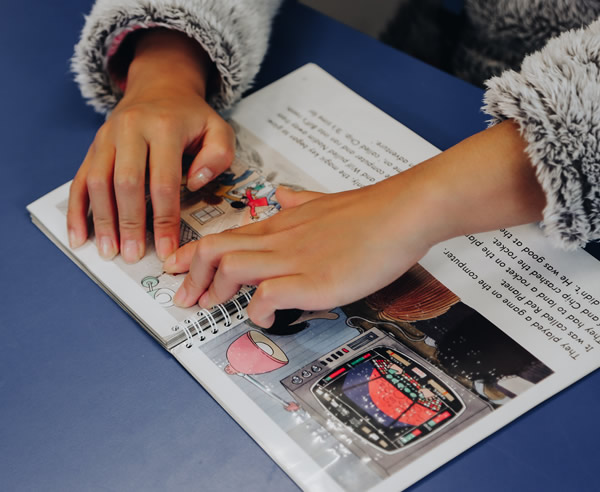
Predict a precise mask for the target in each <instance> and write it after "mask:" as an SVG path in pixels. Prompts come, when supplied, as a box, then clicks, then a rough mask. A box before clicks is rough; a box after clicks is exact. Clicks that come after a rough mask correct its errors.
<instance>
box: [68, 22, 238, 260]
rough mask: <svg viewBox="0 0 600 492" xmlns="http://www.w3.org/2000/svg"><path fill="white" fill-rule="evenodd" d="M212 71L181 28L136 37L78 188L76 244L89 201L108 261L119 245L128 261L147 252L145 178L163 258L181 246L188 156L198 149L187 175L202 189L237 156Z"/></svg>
mask: <svg viewBox="0 0 600 492" xmlns="http://www.w3.org/2000/svg"><path fill="white" fill-rule="evenodd" d="M210 67H211V61H210V59H209V58H208V55H206V53H205V52H204V51H203V50H202V48H201V47H200V46H199V45H198V44H197V43H196V42H195V41H193V40H191V39H189V38H187V36H185V35H183V34H181V33H178V32H174V31H166V30H156V31H149V32H148V33H145V34H144V35H143V36H142V37H141V39H140V40H138V43H137V45H136V51H135V57H134V59H133V61H132V62H131V65H130V67H129V72H128V78H127V88H126V90H125V94H124V96H123V98H122V99H121V101H120V102H119V103H118V104H117V106H116V107H115V109H114V110H113V112H112V113H111V114H110V116H109V117H108V119H107V120H106V123H104V124H103V125H102V126H101V127H100V129H99V130H98V132H97V134H96V137H95V138H94V141H93V143H92V145H91V146H90V148H89V150H88V153H87V155H86V157H85V159H84V161H83V163H82V165H81V167H80V168H79V171H78V172H77V174H76V176H75V178H74V179H73V184H72V185H71V191H70V195H69V206H68V213H67V228H68V232H69V241H70V244H71V247H73V248H76V247H78V246H80V245H81V244H83V243H84V242H85V240H86V238H87V237H88V234H89V231H88V227H87V214H88V209H89V206H90V204H91V209H92V215H93V222H94V232H95V236H96V244H97V247H98V251H99V253H100V255H101V256H102V257H103V258H105V259H110V258H112V257H114V256H115V255H116V254H117V253H118V252H119V251H121V255H122V257H123V259H124V260H125V261H126V262H128V263H134V262H136V261H138V260H139V259H140V258H142V256H143V255H144V252H145V237H146V234H145V229H146V204H145V181H146V175H148V181H149V189H150V197H151V200H152V207H153V211H154V217H153V225H154V238H155V246H156V252H157V254H158V256H159V258H161V259H165V258H167V257H168V256H169V255H170V254H171V253H172V252H173V251H175V249H176V248H177V247H178V246H179V222H180V205H179V195H180V186H181V177H182V169H181V162H182V156H183V154H184V153H195V152H197V155H196V157H195V158H194V161H193V163H192V165H191V167H190V169H189V172H188V181H187V186H188V188H190V189H191V190H196V189H198V188H200V187H201V186H203V185H204V184H206V183H207V182H208V181H210V180H211V179H212V178H214V177H216V176H218V175H219V174H220V173H221V172H223V171H224V170H225V169H227V168H228V167H229V166H230V165H231V163H232V161H233V157H234V153H235V135H234V133H233V130H232V129H231V127H230V126H229V125H228V124H227V123H226V122H225V121H224V120H223V119H221V117H220V116H219V115H218V114H217V113H216V112H215V111H214V110H213V109H212V108H211V107H210V106H209V105H208V103H207V102H206V100H205V93H206V84H207V79H208V76H209V71H210ZM198 149H199V152H198ZM146 167H147V168H148V169H146Z"/></svg>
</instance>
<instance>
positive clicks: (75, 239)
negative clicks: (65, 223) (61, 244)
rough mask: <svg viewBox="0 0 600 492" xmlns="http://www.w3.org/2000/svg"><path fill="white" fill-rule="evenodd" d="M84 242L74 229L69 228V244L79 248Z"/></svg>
mask: <svg viewBox="0 0 600 492" xmlns="http://www.w3.org/2000/svg"><path fill="white" fill-rule="evenodd" d="M83 243H84V241H82V240H81V238H80V237H79V235H78V234H77V233H76V232H75V231H74V230H72V229H69V246H70V247H71V248H73V249H75V248H79V246H81V245H82V244H83Z"/></svg>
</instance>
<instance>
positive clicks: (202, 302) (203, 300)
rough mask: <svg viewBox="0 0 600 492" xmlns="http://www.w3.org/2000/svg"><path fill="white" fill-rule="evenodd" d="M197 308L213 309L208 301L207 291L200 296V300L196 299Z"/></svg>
mask: <svg viewBox="0 0 600 492" xmlns="http://www.w3.org/2000/svg"><path fill="white" fill-rule="evenodd" d="M198 306H200V307H201V308H202V309H210V308H211V307H213V302H212V301H211V299H210V294H209V293H208V291H206V292H205V293H204V294H202V295H201V296H200V299H198Z"/></svg>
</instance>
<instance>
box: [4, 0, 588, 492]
mask: <svg viewBox="0 0 600 492" xmlns="http://www.w3.org/2000/svg"><path fill="white" fill-rule="evenodd" d="M90 4H91V2H90V0H86V1H81V0H80V1H75V0H65V1H62V2H42V1H37V2H10V3H8V4H7V5H5V6H4V9H3V15H2V16H1V17H0V53H1V60H2V74H3V75H2V77H1V78H0V84H1V87H2V91H1V93H2V94H3V96H2V117H1V119H0V125H1V129H0V130H1V131H0V139H1V140H0V141H1V145H0V152H1V154H0V156H1V159H2V173H3V176H2V179H0V187H1V192H0V200H1V206H0V211H1V214H2V229H3V231H4V232H3V233H2V240H1V241H0V258H1V260H0V261H1V264H0V265H1V270H0V271H1V272H2V284H1V287H0V300H1V307H2V309H1V310H0V330H1V333H0V337H1V340H2V356H1V357H0V489H2V490H16V491H28V490H60V491H64V490H199V489H204V490H216V489H217V488H218V489H220V490H224V491H227V490H251V491H253V490H257V491H291V490H297V486H296V485H295V484H294V483H293V482H292V481H291V480H290V479H289V478H288V477H287V475H286V474H285V473H284V472H283V471H282V470H281V469H280V468H279V467H278V466H277V465H275V463H274V462H273V461H272V460H271V459H270V458H269V457H268V456H267V455H266V454H265V453H264V452H263V451H262V450H261V448H260V447H259V446H258V445H257V444H255V443H254V441H253V440H252V439H251V438H250V437H249V436H248V435H247V434H246V433H245V432H244V431H243V430H242V429H241V428H240V427H239V426H238V425H237V424H236V423H235V421H233V420H232V419H231V418H230V417H229V416H228V415H227V413H225V411H224V410H222V409H221V408H220V407H219V405H218V404H217V403H216V402H215V401H214V400H212V398H211V397H210V396H209V395H208V394H207V393H206V392H205V391H204V390H203V389H202V387H201V386H200V385H198V384H197V383H196V382H195V381H194V380H193V379H192V378H191V377H190V376H189V375H188V374H187V373H186V371H185V370H184V369H183V368H182V367H181V366H180V365H179V364H178V363H177V362H176V361H175V360H174V359H173V358H172V357H171V356H170V355H169V354H168V353H167V352H166V351H164V350H163V349H162V348H161V347H160V346H159V345H158V344H157V343H156V342H155V341H154V340H153V339H152V338H151V337H150V336H148V335H147V334H146V333H145V332H144V331H143V330H142V328H140V327H139V326H138V325H137V324H136V323H135V322H134V321H133V320H132V319H131V318H130V317H129V316H128V315H127V314H125V313H124V312H123V311H122V310H121V309H120V308H119V307H118V306H117V305H116V304H115V303H114V302H113V301H112V300H111V299H110V298H108V297H107V296H106V295H105V294H104V293H103V292H102V291H101V290H100V289H99V288H98V287H97V286H96V285H95V284H94V283H93V282H92V281H90V279H89V278H88V277H87V276H86V275H85V274H84V273H83V272H81V271H80V270H79V269H78V268H77V267H76V266H75V264H73V263H72V262H71V261H70V260H69V259H68V258H67V257H66V256H64V255H63V254H62V253H61V252H60V251H59V250H58V249H57V248H56V247H55V246H54V245H52V243H50V241H48V240H47V239H46V238H45V237H44V236H43V234H42V233H41V232H40V231H38V229H37V228H36V227H34V226H33V225H32V224H31V222H30V220H29V216H28V214H27V213H26V211H25V206H26V205H27V204H28V203H29V202H31V201H33V200H34V199H36V198H38V197H39V196H41V195H43V194H45V193H46V192H48V191H50V190H51V189H53V188H55V187H56V186H58V185H60V184H62V183H64V182H65V181H67V180H69V179H70V178H71V177H72V176H73V175H74V173H75V171H76V169H77V168H78V166H79V164H80V161H81V159H82V157H83V155H84V154H85V151H86V149H87V146H88V145H89V143H90V142H91V140H92V138H93V135H94V133H95V131H96V129H97V127H98V126H99V125H100V124H101V123H102V117H100V116H98V115H96V114H94V112H93V111H92V110H91V109H90V108H89V107H86V106H85V105H84V103H83V101H82V99H81V97H80V95H79V93H78V90H77V88H76V86H75V84H74V83H73V81H72V75H71V74H70V73H69V61H68V60H69V58H70V56H71V53H72V47H73V44H74V43H75V41H76V39H77V38H78V35H79V31H80V29H81V26H82V25H83V14H84V13H86V12H87V11H88V10H89V8H90ZM307 62H315V63H317V64H319V65H321V66H322V67H323V68H324V69H325V70H327V71H329V72H330V73H331V74H333V75H334V76H335V77H337V78H338V79H340V80H341V81H342V82H344V83H345V84H347V85H348V86H349V87H351V88H352V89H353V90H355V91H356V92H358V93H359V94H361V95H363V96H364V97H365V98H366V99H368V100H369V101H371V102H373V103H374V104H375V105H377V106H379V107H380V108H382V109H383V110H385V111H386V112H387V113H389V114H390V115H392V116H393V117H394V118H396V119H398V120H400V121H401V122H403V123H404V124H406V125H407V126H408V127H410V128H412V129H413V130H414V131H416V132H417V133H419V134H421V135H423V136H424V137H425V138H427V139H428V140H430V141H431V142H432V143H433V144H435V145H437V146H438V147H441V148H447V147H449V146H450V145H452V144H454V143H456V142H457V141H459V140H460V139H462V138H464V137H466V136H468V135H470V134H472V133H474V132H476V131H478V130H481V129H483V128H484V127H485V116H484V115H483V114H481V112H480V111H479V108H480V106H481V97H482V91H481V90H480V89H477V88H474V87H472V86H470V85H468V84H466V83H463V82H461V81H459V80H457V79H454V78H452V77H450V76H448V75H446V74H443V73H441V72H439V71H437V70H435V69H432V68H430V67H428V66H426V65H424V64H422V63H420V62H418V61H416V60H414V59H412V58H410V57H408V56H406V55H404V54H402V53H399V52H397V51H394V50H392V49H390V48H388V47H386V46H383V45H382V44H380V43H378V42H377V41H375V40H372V39H370V38H368V37H366V36H364V35H362V34H359V33H357V32H355V31H353V30H351V29H349V28H347V27H345V26H342V25H341V24H338V23H336V22H334V21H332V20H330V19H327V18H325V17H323V16H321V15H320V14H316V13H315V12H313V11H311V10H309V9H307V8H305V7H301V6H299V5H296V4H295V3H288V4H287V5H286V7H285V8H284V9H283V11H282V13H281V14H280V15H279V17H278V19H277V22H276V26H275V29H274V35H273V40H272V43H271V49H270V52H269V54H268V56H267V59H266V61H265V63H264V68H263V69H262V71H261V73H260V75H259V77H258V81H257V84H256V87H260V86H262V85H264V84H267V83H269V82H270V81H273V80H275V79H277V78H279V77H280V76H282V75H284V74H286V73H287V72H289V71H290V70H293V69H295V68H297V67H299V66H301V65H303V64H305V63H307ZM599 387H600V372H596V373H594V374H592V375H590V376H588V377H586V378H584V379H583V380H582V381H580V382H578V383H577V384H575V385H573V386H572V387H570V388H569V389H567V390H566V391H564V392H562V393H561V394H560V395H558V396H556V397H554V398H552V399H551V400H549V401H547V402H546V403H544V404H542V405H540V406H539V407H537V408H535V409H534V410H532V411H531V412H529V413H528V414H526V415H525V416H523V417H521V418H520V419H518V420H517V421H515V422H514V423H512V424H510V425H509V426H507V427H505V428H504V429H503V430H501V431H500V432H497V433H496V434H494V435H493V436H491V437H489V438H488V439H486V440H485V441H483V442H482V443H480V444H478V445H476V446H474V447H473V448H471V449H470V450H469V451H467V452H466V453H464V454H462V455H461V456H459V457H457V458H456V459H454V460H452V461H451V462H450V463H448V464H447V465H445V466H443V467H441V468H440V469H439V470H437V471H436V472H434V473H432V474H431V475H430V476H428V477H427V478H425V479H424V480H422V481H420V482H418V483H417V484H416V485H415V486H413V487H412V489H411V490H413V491H420V492H425V491H428V492H429V491H439V490H461V491H479V490H487V491H503V492H504V491H506V490H511V489H512V490H547V491H554V490H556V491H559V490H560V491H563V490H598V489H599V488H600V486H599V485H598V484H597V483H596V473H595V466H596V459H597V456H598V452H597V446H596V445H597V441H598V436H599V432H598V430H597V429H596V427H595V423H594V422H595V413H596V412H597V408H598V407H600V397H599V394H598V391H596V388H599Z"/></svg>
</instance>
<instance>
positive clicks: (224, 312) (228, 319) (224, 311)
mask: <svg viewBox="0 0 600 492" xmlns="http://www.w3.org/2000/svg"><path fill="white" fill-rule="evenodd" d="M216 307H217V308H218V309H219V311H221V314H222V315H223V318H225V323H223V326H224V327H225V328H229V327H230V326H231V316H229V313H228V312H227V309H225V306H223V304H217V306H216Z"/></svg>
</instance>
